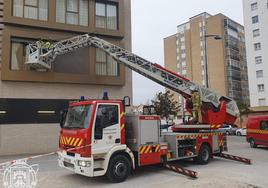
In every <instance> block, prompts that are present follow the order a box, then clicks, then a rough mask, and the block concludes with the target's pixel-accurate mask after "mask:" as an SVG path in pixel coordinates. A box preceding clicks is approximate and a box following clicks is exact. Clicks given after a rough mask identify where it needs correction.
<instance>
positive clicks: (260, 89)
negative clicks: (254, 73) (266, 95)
mask: <svg viewBox="0 0 268 188" xmlns="http://www.w3.org/2000/svg"><path fill="white" fill-rule="evenodd" d="M258 92H264V84H259V85H258Z"/></svg>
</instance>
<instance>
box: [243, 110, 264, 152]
mask: <svg viewBox="0 0 268 188" xmlns="http://www.w3.org/2000/svg"><path fill="white" fill-rule="evenodd" d="M247 141H248V142H249V144H250V147H252V148H256V147H257V146H258V145H263V146H268V116H267V115H262V116H261V115H259V116H250V117H248V121H247Z"/></svg>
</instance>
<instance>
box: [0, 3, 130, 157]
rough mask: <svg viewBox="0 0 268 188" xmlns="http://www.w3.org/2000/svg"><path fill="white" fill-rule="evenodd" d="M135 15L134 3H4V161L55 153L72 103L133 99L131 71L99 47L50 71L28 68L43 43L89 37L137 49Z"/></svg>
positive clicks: (0, 110)
mask: <svg viewBox="0 0 268 188" xmlns="http://www.w3.org/2000/svg"><path fill="white" fill-rule="evenodd" d="M130 14H131V7H130V0H108V1H104V0H57V1H55V0H0V19H1V25H0V26H1V27H0V29H1V30H0V39H1V40H0V48H1V50H0V52H1V54H0V58H1V62H0V78H1V79H0V155H10V154H18V153H19V154H23V153H40V152H47V151H52V150H55V149H56V148H57V145H58V136H57V135H58V131H59V127H58V122H59V111H60V109H62V108H66V106H67V105H68V101H69V100H72V99H78V98H79V97H80V96H81V95H83V96H85V97H86V98H101V97H102V93H103V91H108V92H109V95H110V98H117V99H118V98H119V99H120V98H123V96H130V97H131V98H132V74H131V71H130V70H128V69H127V68H125V67H124V66H122V65H119V64H118V63H117V62H115V61H114V60H113V59H112V58H111V57H109V56H107V55H106V53H104V52H102V51H100V50H98V49H95V48H93V47H92V48H91V47H90V48H84V49H79V50H77V51H75V52H71V53H69V54H66V55H63V56H58V57H57V59H56V61H55V63H54V64H53V69H52V70H50V71H47V72H35V71H32V70H31V69H30V68H29V67H27V66H26V65H25V58H26V57H25V56H26V46H27V44H29V43H31V42H34V41H37V40H40V39H41V40H45V41H46V40H48V41H51V42H56V41H59V40H62V39H66V38H69V37H72V36H76V35H80V34H84V33H90V34H94V35H96V36H98V37H100V38H103V39H105V40H108V41H110V42H112V43H114V44H116V45H119V46H121V47H123V48H125V49H127V50H131V15H130ZM22 130H23V131H22ZM14 138H16V139H14Z"/></svg>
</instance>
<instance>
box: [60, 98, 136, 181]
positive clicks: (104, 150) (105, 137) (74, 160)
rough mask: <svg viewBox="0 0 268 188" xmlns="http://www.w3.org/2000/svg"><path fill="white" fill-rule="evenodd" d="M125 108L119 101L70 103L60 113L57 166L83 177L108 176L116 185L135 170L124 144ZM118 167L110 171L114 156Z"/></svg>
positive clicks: (130, 155)
mask: <svg viewBox="0 0 268 188" xmlns="http://www.w3.org/2000/svg"><path fill="white" fill-rule="evenodd" d="M124 126H125V125H124V104H123V102H122V101H121V100H86V101H77V102H72V103H70V105H69V109H68V111H67V112H66V113H63V118H62V121H61V128H62V129H61V131H60V138H59V148H60V152H59V160H58V161H59V166H60V167H63V168H67V169H69V170H72V171H74V172H75V173H77V174H81V175H84V176H89V177H95V176H102V175H105V174H106V172H107V170H108V171H111V169H110V170H109V169H108V168H115V170H114V171H113V172H112V173H111V174H110V175H109V176H110V179H111V180H112V181H119V180H122V179H124V178H126V177H125V175H124V174H128V173H126V172H125V171H129V170H130V167H131V168H134V163H132V161H134V156H133V154H132V152H131V151H130V150H129V149H128V148H127V146H126V144H125V129H124ZM115 154H121V155H118V156H119V158H120V157H121V158H120V160H119V161H121V162H120V163H119V162H118V160H117V162H114V163H115V164H113V166H112V167H109V166H108V165H109V161H110V159H111V158H113V155H115Z"/></svg>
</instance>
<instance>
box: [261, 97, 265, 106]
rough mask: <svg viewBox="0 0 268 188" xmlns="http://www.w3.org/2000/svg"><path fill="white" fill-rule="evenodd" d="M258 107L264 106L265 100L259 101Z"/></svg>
mask: <svg viewBox="0 0 268 188" xmlns="http://www.w3.org/2000/svg"><path fill="white" fill-rule="evenodd" d="M259 106H266V100H265V98H263V99H259Z"/></svg>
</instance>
